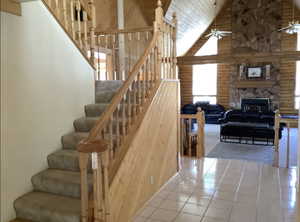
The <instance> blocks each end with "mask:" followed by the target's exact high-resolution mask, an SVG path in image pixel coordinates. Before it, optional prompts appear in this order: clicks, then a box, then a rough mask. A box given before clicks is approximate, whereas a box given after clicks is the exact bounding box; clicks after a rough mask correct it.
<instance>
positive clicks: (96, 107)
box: [84, 103, 109, 117]
mask: <svg viewBox="0 0 300 222" xmlns="http://www.w3.org/2000/svg"><path fill="white" fill-rule="evenodd" d="M108 105H109V104H108V103H96V104H89V105H86V106H85V107H84V110H85V115H86V116H87V117H99V116H100V115H101V114H102V113H103V112H104V111H105V109H106V107H107V106H108Z"/></svg>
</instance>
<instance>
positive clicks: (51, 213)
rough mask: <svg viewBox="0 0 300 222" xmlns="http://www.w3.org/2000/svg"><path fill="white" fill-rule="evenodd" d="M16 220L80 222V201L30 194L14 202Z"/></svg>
mask: <svg viewBox="0 0 300 222" xmlns="http://www.w3.org/2000/svg"><path fill="white" fill-rule="evenodd" d="M14 207H15V210H16V214H17V218H20V219H25V220H31V221H34V222H80V199H76V198H70V197H65V196H59V195H54V194H49V193H44V192H30V193H27V194H25V195H24V196H22V197H20V198H18V199H17V200H16V201H15V202H14Z"/></svg>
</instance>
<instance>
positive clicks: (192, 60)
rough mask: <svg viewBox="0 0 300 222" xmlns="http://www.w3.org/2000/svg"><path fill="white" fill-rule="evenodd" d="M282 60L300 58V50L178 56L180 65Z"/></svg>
mask: <svg viewBox="0 0 300 222" xmlns="http://www.w3.org/2000/svg"><path fill="white" fill-rule="evenodd" d="M281 60H286V61H296V60H300V51H282V52H270V53H245V54H219V55H210V56H182V57H177V61H178V65H198V64H212V63H227V64H228V63H229V64H242V63H256V62H277V61H281Z"/></svg>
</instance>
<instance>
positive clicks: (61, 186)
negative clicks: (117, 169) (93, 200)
mask: <svg viewBox="0 0 300 222" xmlns="http://www.w3.org/2000/svg"><path fill="white" fill-rule="evenodd" d="M88 178H89V181H90V183H91V179H92V178H91V175H90V174H89V175H88ZM31 181H32V185H33V188H34V190H35V191H42V192H46V193H52V194H57V195H63V196H68V197H74V198H80V172H75V171H68V170H56V169H47V170H44V171H42V172H40V173H38V174H36V175H34V176H33V177H32V179H31Z"/></svg>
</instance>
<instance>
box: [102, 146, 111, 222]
mask: <svg viewBox="0 0 300 222" xmlns="http://www.w3.org/2000/svg"><path fill="white" fill-rule="evenodd" d="M101 157H102V158H101V160H102V161H101V162H102V170H103V196H104V198H103V199H104V206H105V207H104V208H105V218H104V221H105V222H110V221H111V218H110V194H109V177H108V167H109V155H108V152H104V153H102V154H101Z"/></svg>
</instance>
